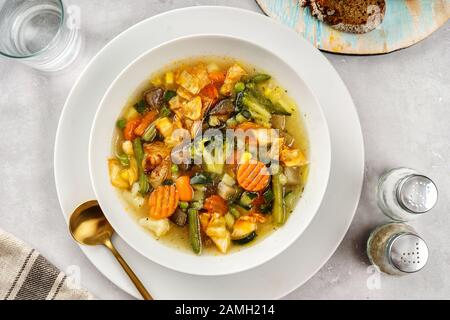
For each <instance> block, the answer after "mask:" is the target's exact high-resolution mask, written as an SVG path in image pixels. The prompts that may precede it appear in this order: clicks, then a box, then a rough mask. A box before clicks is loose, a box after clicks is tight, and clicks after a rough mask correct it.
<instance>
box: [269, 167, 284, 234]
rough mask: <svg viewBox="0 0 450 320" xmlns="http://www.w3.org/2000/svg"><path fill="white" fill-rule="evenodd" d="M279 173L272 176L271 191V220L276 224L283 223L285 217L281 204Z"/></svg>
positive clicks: (281, 189)
mask: <svg viewBox="0 0 450 320" xmlns="http://www.w3.org/2000/svg"><path fill="white" fill-rule="evenodd" d="M280 174H281V172H278V173H276V174H274V175H273V176H272V191H273V197H274V198H273V208H272V215H273V220H274V222H275V223H276V224H277V225H282V224H284V220H285V218H286V214H285V208H284V205H283V186H282V185H281V183H280Z"/></svg>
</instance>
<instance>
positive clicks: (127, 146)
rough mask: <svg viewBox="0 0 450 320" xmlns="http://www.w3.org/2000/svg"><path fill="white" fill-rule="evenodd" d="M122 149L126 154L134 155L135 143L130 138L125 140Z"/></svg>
mask: <svg viewBox="0 0 450 320" xmlns="http://www.w3.org/2000/svg"><path fill="white" fill-rule="evenodd" d="M122 150H123V152H125V154H126V155H129V156H132V155H134V151H133V143H132V142H131V141H130V140H125V141H124V142H123V143H122Z"/></svg>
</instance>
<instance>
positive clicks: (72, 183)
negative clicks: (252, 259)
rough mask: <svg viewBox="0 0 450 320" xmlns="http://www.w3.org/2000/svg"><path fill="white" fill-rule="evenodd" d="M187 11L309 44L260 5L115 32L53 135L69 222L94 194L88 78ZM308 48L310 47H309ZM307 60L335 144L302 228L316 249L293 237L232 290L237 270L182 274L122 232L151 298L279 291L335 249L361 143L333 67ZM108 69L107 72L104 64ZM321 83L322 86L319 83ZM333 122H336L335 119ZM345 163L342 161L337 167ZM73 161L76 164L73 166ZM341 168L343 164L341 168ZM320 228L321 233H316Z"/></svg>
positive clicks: (125, 283)
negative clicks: (320, 194)
mask: <svg viewBox="0 0 450 320" xmlns="http://www.w3.org/2000/svg"><path fill="white" fill-rule="evenodd" d="M186 14H191V15H195V14H196V15H198V16H199V17H200V16H205V15H207V16H214V17H215V19H216V20H215V25H214V28H213V30H217V31H218V32H223V33H225V34H226V33H228V32H233V33H234V32H235V31H236V30H237V29H236V28H239V27H240V26H246V25H248V23H251V24H252V25H253V26H254V27H255V28H259V29H260V31H261V32H262V34H264V37H256V38H257V39H258V41H261V42H263V43H266V38H267V36H269V35H270V34H271V33H272V34H274V33H275V34H277V35H279V37H277V38H276V39H275V40H276V41H274V42H275V43H277V44H278V45H279V46H280V47H282V46H285V45H288V46H292V49H293V50H294V49H296V48H302V47H307V45H306V42H305V41H304V40H303V39H301V37H299V36H298V35H297V34H295V32H293V31H292V30H291V29H289V28H288V27H286V26H283V25H281V24H279V23H275V22H273V21H272V20H270V19H268V18H267V17H265V16H264V15H262V14H260V13H256V12H252V11H249V10H244V9H238V8H230V7H223V6H198V7H188V8H182V9H176V10H172V11H169V12H164V13H162V14H158V15H155V16H153V17H150V18H148V19H146V20H144V21H141V22H140V23H138V24H136V25H134V26H132V27H130V28H129V29H127V30H125V31H123V32H122V33H120V34H119V35H117V36H116V37H115V38H114V39H113V40H112V41H110V42H109V43H108V44H107V45H105V47H104V48H103V49H102V50H100V51H99V52H98V53H97V54H96V55H95V56H94V57H93V58H92V59H91V61H90V62H89V64H88V65H87V66H86V67H85V68H84V70H83V72H82V73H81V74H80V75H79V76H78V78H77V80H76V81H75V83H74V86H73V87H72V89H71V90H70V92H69V95H68V98H67V100H66V102H65V104H64V107H63V110H62V112H61V116H60V121H59V125H58V129H57V132H56V140H55V153H54V166H55V167H54V175H55V184H56V191H57V196H58V200H59V203H60V205H61V210H62V211H61V212H62V214H63V217H64V219H66V222H67V221H68V219H69V216H70V214H71V213H72V210H73V209H74V208H75V207H76V206H77V205H78V204H80V203H81V202H82V201H85V200H86V199H91V198H93V197H94V192H93V190H92V188H91V186H90V179H89V170H88V165H87V159H86V158H87V149H88V146H87V144H88V140H89V135H88V132H87V131H86V130H89V128H90V124H91V119H90V118H89V119H84V118H86V117H88V116H89V117H91V116H92V117H93V116H94V113H93V111H92V106H93V105H97V104H98V103H99V102H100V99H101V97H96V96H95V95H91V94H90V89H91V87H92V85H96V86H98V87H102V88H104V89H102V90H106V88H107V84H105V83H103V82H104V81H103V79H106V78H107V77H110V78H111V80H112V79H114V77H115V76H116V75H117V74H118V72H119V71H116V70H114V68H111V66H110V65H109V64H108V59H107V58H108V57H116V58H117V57H118V54H119V52H118V47H119V46H123V45H125V44H129V43H130V41H131V39H134V38H138V37H142V36H143V35H147V36H151V34H149V33H148V31H146V30H152V27H153V26H159V27H161V26H166V27H167V26H168V23H169V21H172V20H173V19H174V18H178V19H180V18H181V17H182V16H183V15H186ZM218 17H223V18H222V19H220V18H218ZM228 18H234V24H233V26H235V28H234V29H233V28H231V29H230V28H229V27H228V26H229V25H228V23H227V26H226V27H225V26H224V19H228ZM244 29H245V28H244ZM199 30H202V28H200V26H198V25H194V26H193V27H192V28H186V29H183V30H176V31H175V32H171V33H169V34H168V35H166V34H164V36H161V37H156V39H153V40H152V41H153V42H152V45H155V44H157V43H162V42H164V41H167V40H168V39H171V38H174V37H179V36H182V35H185V34H187V32H189V33H191V34H195V33H201V31H199ZM241 35H245V36H246V37H251V38H252V39H253V35H254V34H253V33H251V32H245V30H244V32H241ZM271 41H272V40H271ZM135 49H136V52H134V51H133V50H130V51H128V52H127V55H128V56H130V57H137V56H138V55H139V54H140V53H141V52H144V51H145V50H147V47H145V45H144V44H141V46H138V47H136V48H135ZM308 50H310V51H312V48H309V49H308ZM310 53H312V52H310ZM283 56H288V57H289V56H290V57H291V58H292V54H286V53H285V54H283ZM116 63H119V64H120V63H121V62H120V59H119V60H116ZM311 67H313V68H314V69H318V70H320V72H321V74H323V75H324V76H325V75H326V76H327V77H326V81H325V83H322V81H320V82H318V81H315V82H313V83H312V87H313V89H314V91H315V93H316V94H317V96H318V98H319V99H320V101H321V103H322V106H325V110H324V111H325V116H326V118H327V120H328V125H329V128H330V132H332V135H331V136H330V138H331V145H332V149H333V150H334V149H335V148H337V150H338V151H337V152H333V158H332V169H331V173H330V181H329V187H328V190H327V192H326V194H325V197H328V198H329V205H328V206H322V207H321V208H320V209H319V212H318V214H317V215H316V217H315V219H314V220H313V221H312V223H311V224H310V227H309V228H308V229H307V230H306V231H305V232H304V233H303V235H302V239H306V240H307V241H309V242H314V243H315V244H316V246H315V249H314V250H309V247H308V246H304V245H302V244H299V242H298V241H297V242H295V243H294V244H293V245H292V246H291V247H290V248H289V249H288V250H286V251H285V252H284V253H282V254H281V255H279V256H278V257H277V258H275V259H273V260H271V261H270V263H267V264H264V265H262V266H261V267H259V268H256V269H254V270H253V271H252V272H248V273H245V272H244V273H242V275H241V274H240V276H245V279H246V283H247V285H246V286H244V287H242V290H239V291H236V290H232V289H231V288H230V286H229V285H228V284H229V283H230V282H231V281H233V280H234V279H235V277H234V276H225V277H219V278H218V279H217V280H215V281H211V280H210V278H209V277H206V278H205V277H199V276H189V275H186V274H183V275H181V274H179V273H177V272H174V271H172V270H169V269H166V268H163V267H160V266H159V265H157V264H155V263H153V262H151V261H149V260H148V259H146V258H145V257H142V256H141V255H140V254H139V253H137V252H135V251H134V250H133V249H131V248H130V247H129V246H128V245H127V244H126V243H125V242H124V241H123V240H122V239H121V238H120V237H116V238H115V239H114V242H115V244H116V246H117V247H118V249H119V250H120V252H121V254H122V256H124V258H125V259H127V261H128V263H129V264H130V266H131V267H132V268H133V269H134V271H135V273H136V274H137V275H138V276H139V277H140V278H141V280H142V282H143V283H144V285H145V286H146V287H147V288H148V289H149V290H151V292H152V295H153V297H155V298H156V299H174V298H175V299H177V298H178V299H182V298H183V297H185V294H187V293H188V292H189V297H190V298H191V299H245V298H248V297H251V298H252V299H279V298H281V297H283V296H285V295H287V294H289V293H290V292H292V291H293V290H295V289H296V288H298V287H299V286H301V285H303V284H304V283H305V282H306V281H308V280H309V279H310V278H311V277H312V276H313V275H314V274H315V273H316V272H317V271H318V270H319V269H320V268H322V266H323V265H324V264H325V263H326V262H327V261H328V259H329V258H330V257H331V256H332V254H333V253H334V252H335V250H336V249H337V247H338V246H339V244H340V243H341V241H342V239H343V238H344V236H345V234H346V232H347V230H348V228H349V226H350V224H351V221H352V220H353V216H354V214H355V211H356V208H357V206H358V203H359V198H360V195H361V191H362V183H363V177H364V143H363V138H362V132H361V125H360V122H359V118H358V114H357V112H356V109H355V105H354V103H353V101H352V98H351V96H350V94H349V92H348V89H347V88H346V86H345V84H344V83H343V81H342V79H341V78H340V77H339V75H338V74H337V72H336V70H335V69H334V67H333V66H332V65H331V64H330V63H329V61H328V60H327V59H326V58H325V57H324V56H322V55H321V54H319V53H317V54H315V55H314V60H312V61H311ZM306 69H308V67H307V68H306ZM105 70H106V71H107V72H106V73H105V72H102V71H105ZM102 81H103V82H102ZM324 84H325V85H326V87H324V86H323V85H324ZM337 103H340V104H342V106H341V107H342V108H341V109H340V110H339V120H334V121H333V117H337V116H338V115H337V112H335V111H334V108H335V105H336V104H337ZM80 106H81V108H84V109H82V111H83V112H82V115H84V118H81V117H79V112H80ZM341 119H345V121H346V125H345V126H344V127H342V121H341ZM330 120H331V124H330ZM335 122H338V124H339V126H338V125H337V124H336V123H335ZM336 128H339V130H337V131H336V130H335V129H336ZM80 129H84V130H81V134H79V135H78V136H77V137H78V139H77V143H75V144H73V132H78V130H80ZM85 131H86V132H85ZM83 141H84V142H83ZM68 144H70V148H68V147H67V145H68ZM339 146H340V147H344V146H345V148H346V151H345V153H342V152H339V150H340V148H339ZM349 156H351V157H349ZM85 157H86V158H85ZM342 165H344V166H345V168H342V167H341V166H342ZM350 167H351V170H350V169H349V168H350ZM74 168H76V169H77V171H74V170H73V169H74ZM342 169H345V170H346V171H345V172H342ZM342 179H345V180H346V181H348V182H349V183H346V184H344V185H343V186H339V187H337V186H336V185H337V184H339V183H340V182H341V181H342ZM336 208H339V210H337V211H336V212H334V213H333V215H331V217H328V214H327V210H330V211H333V210H334V209H336ZM318 234H322V235H323V236H321V237H317V235H318ZM79 248H80V249H81V251H82V252H83V253H84V254H85V255H86V257H87V258H88V259H89V260H90V261H91V263H92V264H93V265H94V266H95V267H96V268H97V269H98V270H99V271H100V272H101V273H102V274H103V275H104V276H105V277H107V278H108V279H109V280H111V281H112V282H113V283H114V284H116V285H117V286H118V287H119V288H121V289H122V290H124V291H125V292H127V293H128V294H130V295H132V296H134V297H136V298H140V295H139V292H137V290H136V288H135V287H134V286H133V285H132V284H131V282H130V281H129V279H128V278H127V276H126V275H125V274H124V273H123V270H122V269H121V268H120V266H119V265H118V264H117V262H116V261H115V259H114V258H113V257H112V256H111V255H110V254H109V252H107V250H106V249H103V248H97V247H89V246H82V245H79ZM299 251H303V252H304V253H305V254H306V255H308V259H301V258H299V257H298V254H297V253H298V252H299ZM277 268H285V269H286V272H287V273H289V276H281V277H280V276H276V275H274V276H272V274H273V270H274V269H277ZM155 273H158V277H156V278H155V277H154V274H155ZM262 277H264V278H268V279H269V282H266V281H264V282H261V281H260V279H261V278H262ZM169 279H174V281H166V280H169ZM271 280H273V281H274V282H273V281H271ZM274 283H275V284H276V285H275V286H274V285H273V284H274ZM84 284H85V285H86V286H87V287H88V288H89V285H88V284H86V283H85V282H84ZM217 286H219V287H220V288H221V290H220V291H217V290H216V289H214V288H217Z"/></svg>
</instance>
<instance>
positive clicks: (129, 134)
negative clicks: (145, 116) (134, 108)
mask: <svg viewBox="0 0 450 320" xmlns="http://www.w3.org/2000/svg"><path fill="white" fill-rule="evenodd" d="M141 121H142V119H141V118H140V117H139V118H136V119H133V120H130V121H128V122H127V124H126V125H125V128H124V129H123V136H124V138H125V140H130V141H131V140H134V138H136V134H135V133H134V130H135V129H136V128H137V127H138V126H139V124H140V123H141Z"/></svg>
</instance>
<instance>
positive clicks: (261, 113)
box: [242, 93, 272, 127]
mask: <svg viewBox="0 0 450 320" xmlns="http://www.w3.org/2000/svg"><path fill="white" fill-rule="evenodd" d="M242 104H243V105H244V106H246V107H247V108H248V111H249V112H250V114H251V115H252V118H253V119H255V121H256V122H257V123H259V124H261V125H263V126H265V127H270V120H271V118H272V115H271V114H270V112H269V111H267V109H266V107H264V105H262V104H261V103H260V102H259V101H258V100H257V99H255V98H254V97H253V96H251V95H250V94H248V93H244V96H243V97H242Z"/></svg>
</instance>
